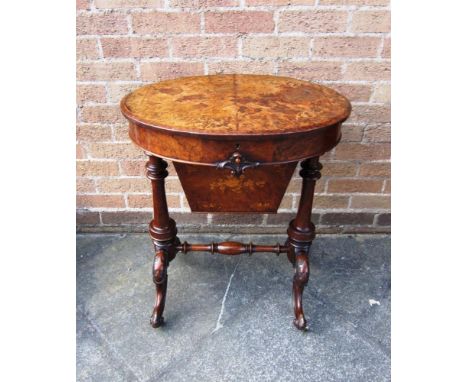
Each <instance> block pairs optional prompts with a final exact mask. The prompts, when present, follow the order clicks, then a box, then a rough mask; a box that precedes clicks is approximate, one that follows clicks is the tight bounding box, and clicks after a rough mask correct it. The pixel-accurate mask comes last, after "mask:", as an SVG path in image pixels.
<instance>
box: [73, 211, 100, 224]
mask: <svg viewBox="0 0 468 382" xmlns="http://www.w3.org/2000/svg"><path fill="white" fill-rule="evenodd" d="M100 223H101V221H100V218H99V212H96V211H87V210H77V211H76V224H77V225H96V224H100Z"/></svg>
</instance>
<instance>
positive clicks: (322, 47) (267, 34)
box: [76, 0, 391, 232]
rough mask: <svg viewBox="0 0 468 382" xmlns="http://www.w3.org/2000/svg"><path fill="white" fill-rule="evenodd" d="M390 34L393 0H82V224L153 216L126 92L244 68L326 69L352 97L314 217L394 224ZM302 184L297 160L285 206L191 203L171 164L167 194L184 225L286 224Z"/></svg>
mask: <svg viewBox="0 0 468 382" xmlns="http://www.w3.org/2000/svg"><path fill="white" fill-rule="evenodd" d="M390 45H391V40H390V9H389V1H387V0H271V1H267V0H198V1H196V0H127V1H124V0H78V1H77V81H78V83H77V104H78V111H77V122H78V125H77V146H76V147H77V208H78V210H77V224H78V228H79V229H80V230H82V231H86V230H116V229H117V230H141V229H146V224H147V222H148V221H149V220H150V217H151V201H150V194H149V191H150V186H149V181H147V180H146V178H144V176H143V167H144V162H145V157H144V155H143V154H142V152H141V150H139V149H137V148H136V147H134V146H133V145H132V143H130V141H129V138H128V136H127V127H126V123H125V120H124V118H123V117H122V116H121V114H120V112H119V107H118V103H119V100H120V99H121V97H122V96H123V95H125V94H126V93H127V92H129V91H131V90H132V89H134V88H136V87H139V86H141V85H143V84H145V83H148V82H154V81H159V80H163V79H169V78H174V77H178V76H185V75H196V74H215V73H236V72H237V73H241V72H242V73H263V74H278V75H286V76H291V77H296V78H300V79H305V80H310V81H316V82H319V83H322V84H326V85H327V86H330V87H332V88H334V89H336V90H338V91H340V92H342V93H343V94H344V95H346V96H347V97H348V98H349V99H350V100H351V101H352V103H353V112H352V115H351V117H350V119H349V120H348V121H347V122H346V124H344V125H343V138H342V142H341V143H340V144H339V145H338V146H337V148H336V149H334V150H333V151H332V152H330V153H329V154H327V155H325V156H324V157H322V163H323V165H324V169H323V177H322V179H321V180H320V181H319V182H318V184H317V192H318V194H317V196H316V199H315V209H314V221H315V223H316V224H318V228H319V231H320V232H385V231H388V230H389V225H390ZM300 184H301V179H300V178H299V177H298V175H297V172H296V174H295V175H294V178H293V180H292V181H291V184H290V186H289V188H288V190H287V191H286V195H285V197H284V199H283V202H282V204H281V207H280V211H279V212H280V213H279V214H277V215H251V216H242V215H228V216H226V215H212V214H208V215H207V214H187V213H188V212H190V210H189V207H188V204H187V200H186V199H185V197H184V195H183V192H182V189H181V186H180V183H179V181H178V179H177V177H176V175H175V172H174V169H173V167H172V166H171V167H170V176H169V177H168V178H167V192H168V203H169V206H170V210H171V212H172V214H173V215H174V216H175V217H176V219H177V221H178V225H179V227H180V228H181V230H184V229H185V230H211V231H215V230H218V231H234V230H235V231H236V232H237V231H238V232H242V231H245V230H250V231H252V230H255V231H257V232H283V231H284V230H285V224H286V223H287V222H288V221H289V220H290V219H291V217H292V216H293V213H294V211H295V209H296V208H297V205H298V202H299V193H300ZM232 225H235V228H234V227H232ZM249 225H250V226H251V227H249Z"/></svg>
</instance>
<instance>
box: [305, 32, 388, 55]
mask: <svg viewBox="0 0 468 382" xmlns="http://www.w3.org/2000/svg"><path fill="white" fill-rule="evenodd" d="M380 43H381V40H380V38H379V37H330V36H326V37H316V38H315V39H314V45H313V54H314V56H321V57H377V54H378V50H379V47H380Z"/></svg>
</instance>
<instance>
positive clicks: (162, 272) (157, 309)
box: [150, 250, 168, 328]
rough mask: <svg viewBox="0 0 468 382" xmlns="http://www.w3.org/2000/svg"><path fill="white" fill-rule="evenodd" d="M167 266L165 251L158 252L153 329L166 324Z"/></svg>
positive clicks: (155, 258) (154, 264)
mask: <svg viewBox="0 0 468 382" xmlns="http://www.w3.org/2000/svg"><path fill="white" fill-rule="evenodd" d="M167 266H168V256H167V254H166V252H165V251H163V250H159V251H157V252H156V255H155V257H154V263H153V281H154V283H155V284H156V298H155V303H154V308H153V313H152V315H151V319H150V323H151V326H152V327H153V328H159V327H160V326H162V325H163V324H164V317H163V312H164V305H165V303H166V291H167Z"/></svg>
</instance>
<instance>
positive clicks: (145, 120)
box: [121, 74, 351, 135]
mask: <svg viewBox="0 0 468 382" xmlns="http://www.w3.org/2000/svg"><path fill="white" fill-rule="evenodd" d="M121 108H122V112H123V114H124V115H125V116H126V117H127V118H128V119H130V120H132V121H134V122H137V123H141V124H144V125H146V126H148V127H154V128H158V129H166V130H171V131H174V132H181V133H189V134H201V135H265V134H267V135H270V134H273V135H274V134H285V133H298V132H305V131H309V130H314V129H317V128H321V127H326V126H330V125H333V124H336V123H340V122H342V121H343V120H345V119H346V118H347V117H348V116H349V113H350V111H351V106H350V104H349V101H348V100H347V99H346V98H345V97H343V96H342V95H341V94H339V93H337V92H336V91H334V90H332V89H330V88H327V87H325V86H321V85H318V84H313V83H309V82H306V81H301V80H296V79H293V78H287V77H276V76H267V75H247V74H225V75H209V76H195V77H182V78H178V79H175V80H167V81H162V82H159V83H155V84H151V85H147V86H143V87H141V88H139V89H137V90H135V91H134V92H132V93H130V94H128V95H127V96H126V97H125V98H124V99H123V100H122V103H121Z"/></svg>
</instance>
